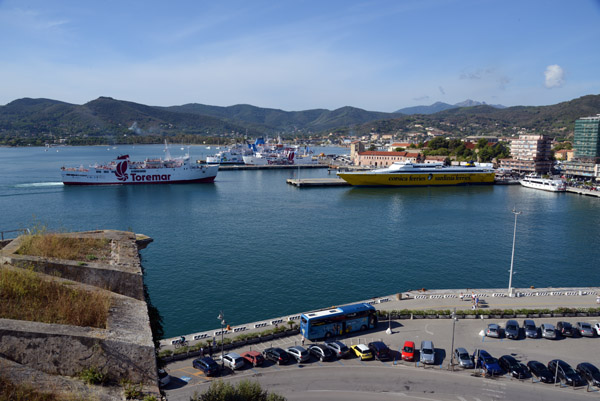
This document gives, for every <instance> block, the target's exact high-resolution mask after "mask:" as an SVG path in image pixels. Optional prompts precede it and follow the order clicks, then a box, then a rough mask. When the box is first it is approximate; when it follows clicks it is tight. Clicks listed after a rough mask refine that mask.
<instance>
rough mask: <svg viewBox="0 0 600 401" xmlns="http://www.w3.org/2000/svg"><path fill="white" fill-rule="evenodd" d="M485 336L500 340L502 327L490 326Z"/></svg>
mask: <svg viewBox="0 0 600 401" xmlns="http://www.w3.org/2000/svg"><path fill="white" fill-rule="evenodd" d="M485 335H486V337H494V338H500V326H498V325H497V324H496V323H490V324H488V327H487V329H486V330H485Z"/></svg>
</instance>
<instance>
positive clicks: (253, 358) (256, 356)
mask: <svg viewBox="0 0 600 401" xmlns="http://www.w3.org/2000/svg"><path fill="white" fill-rule="evenodd" d="M241 357H242V358H244V359H245V360H246V362H248V363H249V364H250V365H252V366H254V367H256V366H260V365H262V363H263V362H264V361H265V358H264V357H263V356H262V354H261V353H260V352H257V351H247V352H244V353H243V354H242V355H241Z"/></svg>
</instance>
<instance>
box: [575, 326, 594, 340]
mask: <svg viewBox="0 0 600 401" xmlns="http://www.w3.org/2000/svg"><path fill="white" fill-rule="evenodd" d="M576 327H577V331H579V334H580V335H582V336H583V337H594V329H592V325H591V324H589V323H587V322H577V324H576Z"/></svg>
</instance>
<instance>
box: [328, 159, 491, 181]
mask: <svg viewBox="0 0 600 401" xmlns="http://www.w3.org/2000/svg"><path fill="white" fill-rule="evenodd" d="M337 175H338V176H339V177H340V178H342V179H343V180H345V181H346V182H348V183H349V184H350V185H354V186H370V187H388V186H391V187H405V186H448V185H470V184H493V183H494V170H493V169H491V168H487V167H477V166H475V164H474V163H468V164H467V165H465V166H445V165H444V164H443V163H411V162H396V163H394V164H392V165H391V166H389V167H386V168H382V169H376V170H370V171H356V172H338V173H337Z"/></svg>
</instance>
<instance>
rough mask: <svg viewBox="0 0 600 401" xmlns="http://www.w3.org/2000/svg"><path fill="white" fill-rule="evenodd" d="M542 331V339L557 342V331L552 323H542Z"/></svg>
mask: <svg viewBox="0 0 600 401" xmlns="http://www.w3.org/2000/svg"><path fill="white" fill-rule="evenodd" d="M540 331H541V332H542V337H543V338H547V339H549V340H556V329H555V328H554V325H553V324H551V323H542V325H541V326H540Z"/></svg>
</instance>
